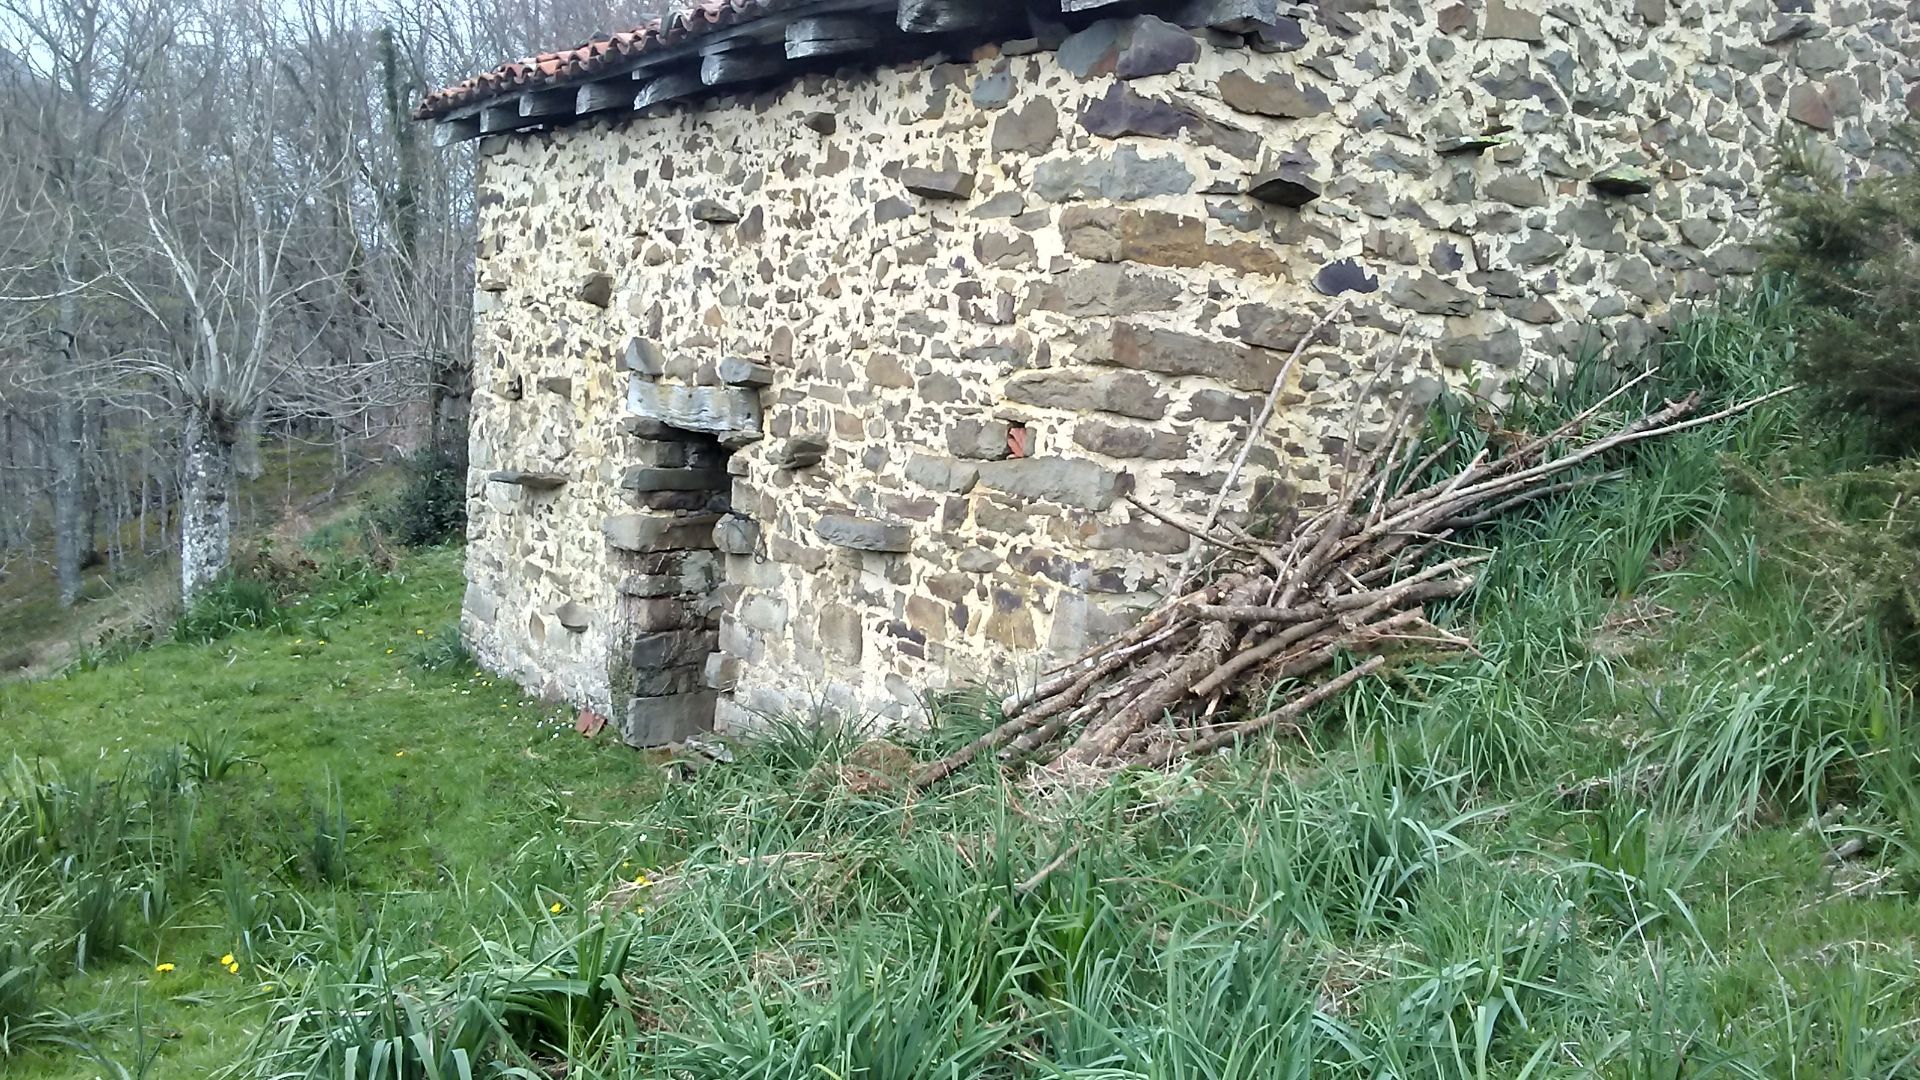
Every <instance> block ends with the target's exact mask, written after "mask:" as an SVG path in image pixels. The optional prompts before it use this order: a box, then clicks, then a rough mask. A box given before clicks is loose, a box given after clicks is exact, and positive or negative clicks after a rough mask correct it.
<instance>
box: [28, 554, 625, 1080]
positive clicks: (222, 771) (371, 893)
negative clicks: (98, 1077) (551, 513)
mask: <svg viewBox="0 0 1920 1080" xmlns="http://www.w3.org/2000/svg"><path fill="white" fill-rule="evenodd" d="M459 559H460V553H459V552H458V551H453V550H437V551H431V552H429V553H426V554H424V555H421V556H418V557H415V558H412V559H410V560H409V561H408V562H406V563H405V564H404V565H403V567H402V570H401V572H400V573H399V574H397V575H396V576H395V577H394V578H393V579H391V580H389V581H388V582H386V583H385V584H384V585H383V587H382V588H381V589H380V591H379V594H378V595H377V596H376V597H375V598H374V599H373V601H372V604H371V606H368V607H364V608H356V609H350V610H348V611H346V612H344V613H341V614H339V615H337V616H335V617H333V618H330V619H316V618H313V617H311V615H310V612H311V610H312V609H313V608H315V607H321V608H324V607H326V605H324V604H316V603H315V602H312V601H309V602H308V603H307V604H305V605H296V606H295V607H294V609H293V612H294V615H295V616H296V619H297V621H296V622H295V623H294V624H292V625H289V626H288V627H287V628H286V629H281V630H266V631H242V632H238V633H234V634H231V635H229V636H226V637H224V638H221V639H219V640H217V641H213V642H210V643H206V644H178V643H167V644H161V645H158V646H155V647H153V648H151V649H148V650H145V651H142V652H139V653H136V654H133V655H132V656H130V657H127V658H125V659H121V660H118V661H116V662H112V663H108V664H106V665H104V666H101V667H99V668H98V669H96V670H92V671H87V672H84V673H76V674H73V675H70V676H68V677H63V678H53V679H47V680H42V681H37V682H14V683H4V684H0V729H4V731H5V732H6V735H7V740H6V745H7V748H8V750H9V751H11V753H12V754H14V755H18V756H19V757H20V758H21V759H23V760H24V761H28V762H44V763H46V764H47V765H48V766H49V767H51V768H52V769H56V770H57V771H58V773H59V774H60V775H61V776H62V777H64V778H67V779H68V780H69V781H70V782H77V778H80V777H85V776H89V775H92V776H99V777H104V778H117V777H119V776H120V775H121V774H122V773H123V772H127V771H132V772H133V773H135V774H142V775H143V774H144V772H145V770H146V769H147V768H148V767H149V763H150V762H151V761H152V760H153V759H154V757H155V755H161V756H162V757H163V759H164V756H165V755H166V754H167V753H168V752H169V751H171V750H172V749H173V748H175V747H181V748H183V749H184V750H185V751H186V752H185V753H184V754H183V755H182V757H183V761H182V764H183V765H184V766H186V767H187V769H188V770H189V771H192V770H193V769H194V768H195V767H196V763H198V764H199V765H201V766H204V767H205V768H204V769H203V772H204V773H205V774H207V775H213V776H215V777H216V778H214V779H210V780H200V779H198V778H196V779H195V782H194V785H193V787H192V790H191V798H182V799H180V800H179V802H181V803H183V804H184V803H188V802H190V803H191V805H192V813H193V815H194V820H193V821H192V824H191V829H190V833H191V838H190V839H189V841H188V842H187V843H186V844H185V845H183V846H184V848H185V850H184V851H183V852H181V853H180V854H179V855H178V856H177V858H178V860H179V861H180V863H181V864H182V867H183V869H182V872H181V873H179V874H178V875H176V880H174V881H173V882H170V883H169V888H171V889H172V890H173V892H174V895H173V896H172V897H171V899H170V902H169V903H168V905H167V910H166V911H165V912H164V913H163V914H162V915H161V917H159V918H156V919H154V920H152V921H150V922H149V921H147V920H144V919H142V918H140V917H139V916H138V915H137V914H136V915H135V916H134V917H133V918H132V920H131V921H132V922H134V923H136V924H138V925H137V927H136V929H135V930H134V931H133V932H132V933H131V935H130V940H129V941H128V942H127V946H126V948H125V949H124V950H122V951H121V952H120V953H119V954H118V955H115V956H112V957H110V958H108V959H107V960H106V961H105V962H104V963H102V964H100V965H98V966H93V965H89V970H88V972H87V973H86V975H85V976H84V977H80V976H77V975H72V974H69V973H68V972H66V971H58V970H56V971H55V972H54V973H53V974H54V978H53V979H52V980H51V982H52V992H51V993H50V994H49V995H48V1004H49V1005H50V1006H52V1007H56V1008H59V1009H61V1010H64V1011H67V1012H73V1013H82V1012H85V1011H87V1010H97V1009H108V1010H112V1011H114V1012H116V1013H117V1014H119V1015H120V1021H119V1022H118V1023H116V1024H115V1025H112V1027H111V1028H109V1029H108V1030H113V1029H119V1030H120V1031H121V1034H123V1035H124V1034H125V1030H124V1029H125V1027H126V1018H127V1017H128V1016H129V1015H130V1013H131V1010H132V1008H133V1005H134V1001H135V998H136V996H138V997H139V998H140V999H141V1001H142V1005H143V1009H144V1012H145V1014H146V1018H147V1022H148V1024H149V1026H150V1027H151V1028H153V1029H154V1030H155V1031H159V1032H163V1033H165V1034H166V1036H167V1037H166V1038H164V1039H162V1040H161V1042H160V1043H159V1046H160V1048H161V1054H160V1057H159V1059H158V1060H157V1063H156V1069H157V1071H156V1073H155V1074H154V1075H160V1076H203V1075H206V1074H207V1072H208V1071H209V1070H210V1069H212V1068H214V1067H216V1066H220V1065H225V1064H228V1063H230V1062H231V1061H232V1060H234V1056H235V1054H236V1053H237V1052H238V1051H239V1049H240V1048H241V1047H242V1046H243V1045H244V1042H245V1039H246V1033H247V1032H248V1031H250V1030H252V1029H253V1028H254V1027H256V1026H257V1025H258V1023H259V1021H260V1019H261V1017H262V1016H263V1015H264V1012H263V1011H262V1009H263V1005H264V1002H266V1001H267V1000H270V998H269V997H268V996H267V995H265V994H263V993H262V992H261V991H260V990H259V986H260V984H261V983H263V982H265V981H267V978H268V977H267V976H264V975H262V974H261V973H260V972H259V971H257V970H255V969H254V967H253V965H251V964H249V965H248V967H247V970H246V971H245V973H244V975H242V976H234V975H230V974H228V973H227V972H226V971H224V970H222V969H221V968H220V966H219V965H218V964H217V962H216V961H217V960H218V958H219V957H220V956H222V955H225V954H227V953H230V952H237V951H244V950H242V948H241V946H242V944H243V943H242V942H241V941H240V940H239V934H238V933H237V932H235V928H234V926H233V924H234V922H235V920H233V919H231V918H229V917H228V910H227V909H228V908H229V907H230V906H231V905H232V904H233V903H234V902H236V901H243V900H245V899H246V898H248V897H249V896H251V897H254V898H255V899H254V902H253V906H254V907H256V908H259V909H260V910H261V918H260V920H259V923H260V925H264V926H265V928H266V929H265V931H264V932H263V933H260V934H259V935H258V937H259V939H260V940H259V950H258V951H259V952H260V953H261V954H262V959H264V958H266V957H267V956H272V957H276V958H280V957H284V955H285V953H284V952H282V951H281V945H280V942H281V940H282V939H283V938H284V937H285V936H286V935H288V934H295V933H296V932H303V931H302V928H303V927H307V926H311V925H313V924H315V923H317V922H320V921H325V922H327V923H328V924H329V925H331V926H334V927H335V929H338V930H339V931H340V932H341V933H351V932H352V931H351V930H350V929H346V928H348V927H368V928H371V927H376V926H381V925H386V924H389V923H391V924H406V925H419V926H424V927H428V928H430V930H437V929H438V928H439V926H440V924H441V923H442V922H443V920H445V921H447V925H446V926H445V934H444V939H445V940H446V941H448V942H460V941H461V940H462V939H463V938H465V937H466V936H467V934H468V926H467V924H466V919H465V917H466V916H467V915H468V914H469V912H468V911H467V910H466V909H463V908H455V909H451V910H450V909H449V908H448V900H449V898H450V897H451V896H454V895H457V894H458V893H460V892H468V893H471V894H474V895H476V896H479V897H481V898H482V899H484V898H485V897H486V896H487V894H488V893H489V891H490V889H491V888H492V886H493V885H494V884H496V883H498V884H500V885H502V886H508V885H509V883H510V881H511V880H513V875H525V874H526V872H527V870H528V867H529V865H530V864H535V863H542V862H546V861H551V859H552V858H553V856H552V855H551V853H550V852H546V851H540V852H535V853H534V854H533V855H532V856H531V857H521V854H520V850H519V849H520V848H521V846H522V845H523V844H524V843H525V842H526V840H527V839H528V838H529V837H530V836H536V835H547V834H548V833H549V832H551V833H552V834H553V835H559V834H561V833H564V831H565V829H566V827H565V826H563V825H562V824H561V822H562V821H563V820H565V819H574V820H582V821H591V820H595V819H597V818H598V817H600V816H602V815H605V814H608V813H612V812H617V811H619V810H620V809H622V808H624V806H625V805H626V804H627V803H628V802H629V801H630V800H631V799H633V798H635V797H637V794H636V793H638V792H646V791H650V790H652V781H651V773H652V771H653V769H652V766H650V765H649V764H648V762H647V760H646V759H645V758H644V757H642V756H640V755H637V754H633V753H630V752H627V751H625V750H624V749H615V748H613V747H611V746H607V745H603V744H604V742H605V740H602V743H597V744H584V743H583V742H582V740H580V738H579V737H578V736H577V735H575V734H574V733H573V731H572V725H571V715H570V714H568V713H565V712H564V711H563V710H558V709H555V708H553V707H549V706H546V705H543V704H541V703H539V702H536V701H532V700H529V699H527V698H525V697H524V696H522V695H521V693H520V692H519V691H518V689H517V688H515V687H512V686H511V685H509V684H505V683H501V682H497V681H495V680H493V679H491V678H487V677H483V676H480V675H478V674H477V673H475V672H474V671H473V669H472V668H471V666H470V665H468V666H465V667H464V668H455V669H453V670H442V671H432V670H426V669H425V668H423V667H421V666H420V665H419V664H418V663H417V662H416V657H417V656H419V655H420V654H421V653H422V652H423V651H425V650H424V643H427V642H430V641H432V640H435V639H436V638H439V637H441V636H442V635H443V634H444V632H445V627H446V626H447V624H448V623H449V621H450V620H451V619H452V617H453V615H454V613H455V612H456V611H457V608H458V604H459V597H460V589H461V582H460V577H459ZM322 599H324V598H322ZM238 759H245V760H238ZM341 818H344V820H345V823H346V828H345V830H344V835H343V836H340V837H338V838H337V849H338V850H337V851H336V852H334V853H333V854H331V855H328V854H327V853H326V852H327V849H328V847H329V845H328V844H327V843H326V842H324V840H323V839H321V838H324V837H326V836H327V835H328V834H329V833H330V832H340V831H341V830H339V829H338V828H335V827H333V825H332V823H333V822H337V821H338V820H340V819H341ZM534 876H535V877H536V878H537V876H538V875H537V874H535V875H534ZM136 906H137V905H136ZM482 906H484V905H482ZM248 929H253V927H248ZM429 936H431V934H430V935H429ZM167 962H170V963H173V964H174V965H175V970H174V971H173V972H171V973H168V974H165V975H161V974H158V973H156V972H155V971H154V970H153V968H154V966H155V965H157V964H159V963H167ZM66 967H67V968H69V969H70V968H71V965H70V964H68V965H66ZM106 1034H107V1033H106V1032H105V1031H95V1032H93V1035H94V1036H95V1037H99V1038H100V1039H101V1041H102V1043H103V1045H106V1046H115V1045H116V1044H117V1042H124V1041H125V1040H124V1039H121V1040H117V1041H116V1040H113V1039H108V1038H106V1037H105V1036H106ZM118 1050H119V1052H122V1053H125V1052H127V1048H125V1047H119V1048H118ZM96 1071H97V1068H96V1067H95V1066H94V1065H93V1064H91V1063H85V1062H83V1061H81V1060H77V1059H76V1058H75V1057H74V1056H73V1055H72V1054H60V1055H55V1056H54V1057H51V1058H46V1057H41V1056H37V1055H34V1054H29V1055H27V1056H26V1057H25V1058H23V1059H21V1060H18V1061H10V1062H8V1063H7V1065H6V1072H7V1075H8V1076H9V1077H13V1076H34V1077H37V1076H65V1075H82V1074H84V1075H92V1074H93V1073H94V1072H96Z"/></svg>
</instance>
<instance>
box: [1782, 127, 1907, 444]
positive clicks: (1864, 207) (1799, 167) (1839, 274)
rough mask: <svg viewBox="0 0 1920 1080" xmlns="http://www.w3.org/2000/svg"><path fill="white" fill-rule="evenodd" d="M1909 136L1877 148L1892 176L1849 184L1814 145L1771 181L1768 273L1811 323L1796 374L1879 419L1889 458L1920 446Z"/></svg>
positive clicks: (1788, 160)
mask: <svg viewBox="0 0 1920 1080" xmlns="http://www.w3.org/2000/svg"><path fill="white" fill-rule="evenodd" d="M1917 150H1920V142H1917V141H1916V135H1915V133H1914V132H1912V131H1904V132H1899V133H1896V134H1895V135H1894V136H1893V137H1892V138H1890V139H1888V140H1887V142H1886V143H1885V144H1884V145H1883V146H1882V147H1881V155H1880V156H1881V158H1882V160H1883V161H1884V163H1885V164H1886V165H1887V166H1888V167H1889V169H1890V171H1889V172H1887V173H1885V174H1882V175H1877V176H1872V177H1867V178H1865V179H1860V180H1857V181H1854V182H1853V183H1851V184H1850V183H1848V182H1847V179H1846V177H1845V176H1844V175H1843V174H1842V173H1841V171H1840V169H1839V167H1838V165H1837V164H1835V162H1834V161H1833V160H1832V159H1831V158H1830V157H1828V156H1825V155H1823V154H1822V153H1821V152H1820V150H1819V149H1818V148H1816V147H1815V146H1814V145H1813V144H1811V143H1808V142H1806V141H1804V140H1798V141H1793V142H1789V143H1788V144H1787V145H1786V146H1785V147H1784V148H1783V152H1782V154H1781V159H1780V167H1779V169H1778V171H1777V172H1776V175H1775V176H1774V178H1773V185H1772V187H1773V192H1772V195H1773V200H1774V205H1775V208H1776V216H1777V221H1776V228H1777V234H1776V236H1775V238H1774V240H1773V242H1772V244H1771V246H1770V247H1771V250H1770V254H1769V264H1770V267H1771V268H1772V269H1774V270H1778V271H1784V272H1786V273H1788V274H1790V275H1791V276H1792V278H1793V280H1794V282H1795V284H1796V285H1797V287H1798V290H1799V292H1800V299H1801V301H1802V307H1803V308H1804V311H1805V317H1804V319H1803V324H1802V334H1801V340H1802V342H1803V345H1804V350H1803V352H1802V355H1801V357H1800V363H1799V365H1798V367H1799V377H1800V378H1801V379H1802V380H1804V381H1805V382H1806V383H1807V385H1808V386H1809V387H1811V388H1812V389H1813V390H1814V391H1816V392H1817V393H1818V394H1819V395H1820V396H1822V397H1823V398H1825V399H1826V402H1827V403H1828V404H1830V405H1832V406H1834V407H1837V408H1840V409H1843V410H1845V411H1847V412H1849V413H1854V414H1858V415H1861V416H1866V417H1869V418H1871V419H1873V420H1876V421H1879V423H1878V425H1877V431H1878V434H1879V435H1880V437H1881V440H1882V441H1883V442H1884V443H1885V445H1887V446H1888V447H1889V448H1890V449H1894V450H1908V449H1912V448H1914V447H1916V446H1920V425H1916V424H1915V423H1914V421H1915V420H1916V419H1920V323H1917V322H1915V320H1914V319H1913V316H1912V312H1913V311H1914V309H1915V307H1916V305H1920V174H1916V172H1915V166H1916V164H1920V161H1916V151H1917Z"/></svg>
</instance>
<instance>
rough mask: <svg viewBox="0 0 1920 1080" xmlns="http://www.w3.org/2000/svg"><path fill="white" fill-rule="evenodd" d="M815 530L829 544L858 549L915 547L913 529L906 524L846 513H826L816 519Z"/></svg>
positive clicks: (899, 550) (873, 549) (895, 550)
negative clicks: (896, 523)
mask: <svg viewBox="0 0 1920 1080" xmlns="http://www.w3.org/2000/svg"><path fill="white" fill-rule="evenodd" d="M813 531H814V533H815V534H816V535H818V536H819V537H820V539H822V540H825V541H826V542H827V543H829V544H833V545H836V546H838V547H845V548H854V549H856V550H859V551H884V552H901V551H906V550H908V549H909V548H911V547H912V546H913V530H911V529H909V528H908V527H907V526H905V525H895V524H892V523H890V522H885V521H874V520H872V519H870V518H858V517H852V516H850V515H847V514H827V515H825V516H823V517H821V519H820V520H819V521H816V522H814V525H813Z"/></svg>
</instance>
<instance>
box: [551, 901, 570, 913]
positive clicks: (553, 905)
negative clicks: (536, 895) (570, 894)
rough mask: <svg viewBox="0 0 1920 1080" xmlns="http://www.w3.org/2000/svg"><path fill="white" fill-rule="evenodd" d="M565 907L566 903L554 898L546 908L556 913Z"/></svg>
mask: <svg viewBox="0 0 1920 1080" xmlns="http://www.w3.org/2000/svg"><path fill="white" fill-rule="evenodd" d="M566 907H567V905H565V904H563V903H561V902H560V901H558V900H555V901H554V902H553V903H551V904H548V905H547V910H548V911H551V912H553V913H554V914H555V915H558V914H560V913H561V912H562V911H565V910H566Z"/></svg>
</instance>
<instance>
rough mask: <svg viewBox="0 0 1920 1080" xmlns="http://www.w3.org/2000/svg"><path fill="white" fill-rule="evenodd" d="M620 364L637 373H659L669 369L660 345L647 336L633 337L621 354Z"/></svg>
mask: <svg viewBox="0 0 1920 1080" xmlns="http://www.w3.org/2000/svg"><path fill="white" fill-rule="evenodd" d="M620 366H621V367H622V368H623V369H625V370H627V371H631V372H633V373H634V374H635V375H658V374H660V373H661V372H663V371H665V370H667V359H666V357H664V356H662V355H660V347H659V346H658V345H655V344H654V343H653V342H651V341H648V340H647V339H646V338H640V337H637V338H632V339H630V340H628V342H627V347H626V350H625V351H624V352H622V353H621V354H620Z"/></svg>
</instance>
